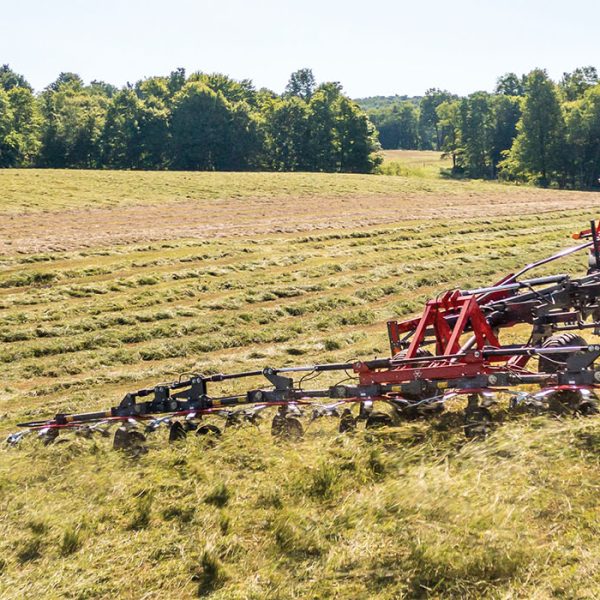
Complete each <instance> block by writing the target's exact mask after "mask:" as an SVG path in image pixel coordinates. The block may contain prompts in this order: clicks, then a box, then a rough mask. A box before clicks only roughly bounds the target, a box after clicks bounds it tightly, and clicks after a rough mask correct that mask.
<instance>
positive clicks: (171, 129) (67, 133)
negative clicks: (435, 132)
mask: <svg viewBox="0 0 600 600" xmlns="http://www.w3.org/2000/svg"><path fill="white" fill-rule="evenodd" d="M378 150H379V144H378V142H377V134H376V131H375V129H374V127H373V125H372V124H371V122H370V121H369V119H368V118H367V116H366V114H365V112H364V111H363V110H362V109H361V108H360V107H359V106H358V105H357V104H356V103H355V102H354V101H352V100H351V99H350V98H348V97H347V96H346V95H345V94H344V93H343V90H342V87H341V86H340V85H339V84H338V83H323V84H321V85H317V83H316V81H315V78H314V75H313V73H312V71H311V70H310V69H302V70H299V71H296V72H295V73H293V74H292V76H291V77H290V80H289V83H288V85H287V88H286V90H285V92H284V93H283V94H281V95H279V94H276V93H274V92H272V91H270V90H267V89H260V90H256V89H255V88H254V86H253V84H252V82H251V81H249V80H243V81H235V80H233V79H231V78H229V77H227V76H225V75H220V74H205V73H193V74H191V75H189V76H187V75H186V73H185V71H184V70H183V69H177V70H176V71H173V72H172V73H171V74H170V75H168V76H166V77H150V78H147V79H144V80H142V81H138V82H137V83H135V84H132V85H130V84H128V85H126V86H125V87H123V88H121V89H118V88H117V87H115V86H113V85H111V84H109V83H105V82H102V81H92V82H91V83H90V84H89V85H85V84H84V82H83V81H82V79H81V77H79V76H78V75H77V74H75V73H61V74H60V75H59V77H58V78H57V79H56V81H54V82H53V83H51V84H50V85H48V86H47V87H46V88H45V89H44V90H43V91H42V92H41V93H38V94H36V93H34V91H33V90H32V88H31V86H30V85H29V83H28V82H27V81H26V79H25V78H24V77H23V76H22V75H20V74H18V73H15V72H14V71H13V70H12V69H11V68H10V67H9V66H8V65H4V66H2V67H0V167H54V168H78V169H98V168H107V169H181V170H224V171H243V170H272V171H327V172H336V171H337V172H348V173H370V172H373V171H374V170H375V168H376V167H377V165H378V164H379V163H380V162H381V157H380V156H379V155H378V154H377V151H378Z"/></svg>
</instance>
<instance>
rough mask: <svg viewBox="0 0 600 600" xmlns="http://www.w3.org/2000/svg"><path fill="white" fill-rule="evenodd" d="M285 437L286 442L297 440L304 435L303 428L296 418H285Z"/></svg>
mask: <svg viewBox="0 0 600 600" xmlns="http://www.w3.org/2000/svg"><path fill="white" fill-rule="evenodd" d="M285 421H286V423H285V434H284V435H285V437H286V438H287V439H288V440H299V439H301V438H302V436H303V435H304V427H302V423H300V420H299V419H296V417H287V419H286V420H285Z"/></svg>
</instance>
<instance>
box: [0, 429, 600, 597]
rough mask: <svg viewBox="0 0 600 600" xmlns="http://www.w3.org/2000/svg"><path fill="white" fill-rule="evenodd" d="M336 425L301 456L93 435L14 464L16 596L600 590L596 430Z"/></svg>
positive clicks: (9, 522) (2, 581)
mask: <svg viewBox="0 0 600 600" xmlns="http://www.w3.org/2000/svg"><path fill="white" fill-rule="evenodd" d="M319 427H320V429H319V430H314V431H313V432H312V434H311V436H310V437H308V438H307V439H305V440H303V441H300V442H298V443H296V444H280V443H276V442H275V441H273V440H272V439H271V437H270V435H269V433H268V428H267V427H263V428H262V429H261V430H259V431H258V432H257V430H256V429H254V428H249V429H243V430H241V431H240V432H239V433H238V434H237V435H235V436H231V437H227V438H225V439H223V440H221V441H220V442H219V443H218V444H217V445H214V444H209V443H206V442H205V441H204V440H202V439H194V438H192V439H188V440H187V441H186V442H185V443H183V444H182V445H180V446H171V447H165V446H164V444H163V442H164V440H159V439H157V440H156V442H155V444H156V445H155V446H154V447H152V449H151V453H150V454H149V455H145V456H143V457H141V458H138V459H136V460H132V459H130V458H127V457H124V456H121V455H119V454H118V453H114V452H111V451H110V449H109V444H108V442H98V445H90V443H89V442H82V441H81V440H78V439H72V440H71V441H69V442H66V443H64V444H62V445H59V446H56V447H48V448H44V447H42V446H41V445H40V446H39V447H35V448H31V449H30V450H29V451H24V450H19V451H16V452H3V455H2V461H1V465H2V466H1V467H0V477H1V479H0V483H1V484H2V487H1V489H2V500H3V505H4V510H3V512H2V517H1V520H0V523H1V531H2V538H1V540H2V541H1V542H0V556H2V557H3V558H2V563H1V565H0V566H1V575H0V596H1V597H2V598H22V597H24V596H23V594H25V595H27V594H30V595H31V597H45V598H54V597H56V598H58V597H74V598H84V597H85V598H96V597H97V598H109V597H116V596H118V597H122V598H138V597H140V594H142V591H143V593H144V597H147V598H154V597H156V598H158V597H165V595H166V597H190V598H192V597H205V596H210V597H211V598H267V597H268V598H305V597H311V598H330V597H338V598H359V597H360V598H367V597H368V598H382V599H383V598H402V597H405V598H416V597H423V598H443V597H456V598H458V597H460V598H482V597H490V598H497V597H506V598H508V597H532V598H545V597H594V595H593V593H592V595H590V596H586V595H585V594H586V593H588V592H590V591H592V590H596V591H597V590H598V589H599V588H598V584H597V575H596V572H597V566H598V558H599V553H598V550H597V543H596V541H597V529H598V512H597V505H598V500H597V498H598V493H597V491H598V486H599V485H600V474H599V473H600V472H599V471H598V450H600V423H599V422H598V421H597V420H596V419H567V420H556V419H552V418H550V417H537V418H534V419H519V418H518V419H516V420H514V421H508V422H506V423H505V424H504V425H503V426H501V427H499V428H498V429H497V430H496V431H495V432H494V433H493V434H492V436H491V437H490V438H489V439H488V440H486V441H484V442H470V443H467V442H465V441H464V439H463V437H462V434H461V432H460V431H459V430H458V429H457V430H456V431H454V430H452V429H450V430H447V431H441V430H440V428H439V426H438V425H436V424H434V423H431V424H430V423H417V424H406V425H404V426H401V427H399V428H394V429H390V430H387V431H381V432H377V433H367V432H358V433H357V434H356V435H353V436H348V437H344V436H339V435H336V434H335V431H334V423H333V422H330V423H329V424H328V423H326V422H323V423H322V424H320V425H319ZM9 473H10V477H9ZM15 473H17V474H18V475H17V476H15ZM59 475H60V477H59ZM9 481H10V483H9ZM132 581H135V585H133V584H132ZM25 590H27V591H25ZM577 590H579V591H580V592H581V594H580V595H570V594H572V593H574V591H577Z"/></svg>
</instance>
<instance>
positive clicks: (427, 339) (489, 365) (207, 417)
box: [7, 222, 600, 450]
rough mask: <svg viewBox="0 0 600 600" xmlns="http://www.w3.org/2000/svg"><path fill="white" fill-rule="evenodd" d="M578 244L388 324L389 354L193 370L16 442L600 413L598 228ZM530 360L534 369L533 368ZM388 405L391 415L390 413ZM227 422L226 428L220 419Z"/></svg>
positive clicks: (40, 427) (136, 441)
mask: <svg viewBox="0 0 600 600" xmlns="http://www.w3.org/2000/svg"><path fill="white" fill-rule="evenodd" d="M573 237H574V238H575V239H577V240H579V244H578V245H576V246H574V247H570V248H568V249H566V250H563V251H562V252H559V253H558V254H555V255H553V256H550V257H548V258H545V259H543V260H540V261H538V262H535V263H532V264H529V265H527V266H525V267H524V268H522V269H521V270H520V271H518V272H517V273H514V274H511V275H508V276H506V277H504V278H503V279H501V280H500V281H499V282H498V283H496V284H495V285H492V286H490V287H484V288H479V289H473V290H454V291H449V292H446V293H444V294H440V295H439V296H438V297H437V298H435V299H433V300H430V301H429V302H427V303H426V305H425V309H424V311H423V312H422V314H421V315H420V316H419V317H416V318H413V319H409V320H406V321H401V322H398V321H390V322H388V324H387V326H388V335H389V342H390V348H391V355H390V358H380V359H374V360H365V361H361V360H359V361H354V362H345V363H331V364H316V365H309V366H298V367H285V368H271V367H267V368H265V369H261V370H256V371H246V372H241V373H231V374H211V375H202V374H194V375H191V376H189V377H186V378H184V377H181V378H180V379H178V380H177V381H175V382H172V383H164V384H160V385H157V386H156V387H153V388H148V389H141V390H138V391H135V392H130V393H128V394H126V395H125V397H124V398H123V400H122V401H121V402H120V404H119V405H118V406H115V407H113V408H110V409H108V410H103V411H100V412H90V413H82V414H57V415H56V416H55V417H54V418H53V419H50V420H46V421H33V422H28V423H21V424H20V425H19V426H20V427H22V428H23V429H21V430H20V431H18V432H17V433H13V434H11V435H9V437H8V440H7V441H8V443H9V444H13V445H14V444H17V443H19V442H20V441H21V439H22V438H23V437H25V436H27V435H29V434H34V433H35V434H37V435H38V436H39V437H40V438H41V440H42V441H43V442H44V443H46V444H49V443H52V442H55V441H56V440H57V439H58V438H59V435H60V434H62V433H65V432H75V433H77V434H80V435H83V436H85V437H92V436H93V435H94V434H100V435H104V436H108V435H110V428H111V427H113V426H114V427H116V431H115V433H114V442H113V445H114V447H115V448H116V449H137V450H140V449H144V448H145V446H144V443H145V441H146V436H147V435H148V434H149V433H150V432H153V431H156V430H158V429H159V428H161V427H163V426H164V427H165V428H168V432H169V433H168V435H169V440H170V441H177V440H180V439H183V438H185V437H186V435H187V434H188V433H190V432H195V433H196V434H197V435H209V436H220V435H221V434H222V429H223V424H222V421H218V420H216V418H218V417H220V418H221V419H223V420H224V428H225V429H226V430H227V429H229V428H234V427H238V426H242V425H244V424H249V425H257V424H258V423H259V421H260V420H261V419H262V418H263V416H264V414H265V413H264V412H263V411H268V410H269V409H275V411H274V412H275V414H274V415H273V417H272V422H271V432H272V433H273V435H275V436H279V437H283V438H291V439H293V438H298V437H301V436H302V435H303V433H304V429H305V425H303V423H302V418H303V417H304V416H306V417H307V418H308V419H309V420H310V421H311V422H312V421H314V420H316V419H319V418H321V417H337V418H338V419H339V430H340V432H348V431H352V430H355V429H356V428H357V426H358V425H359V423H360V422H361V421H364V422H365V426H366V427H367V428H371V427H380V426H386V425H394V424H396V423H398V422H401V421H403V420H412V419H418V418H425V417H428V416H429V417H432V416H435V415H439V414H440V413H442V412H444V411H445V410H446V406H447V404H448V403H449V401H450V400H451V399H453V401H452V404H453V405H454V406H455V405H457V401H460V400H461V398H464V401H463V403H464V413H463V414H464V422H463V427H464V432H465V434H466V436H467V437H468V438H473V437H485V436H486V435H487V433H488V431H489V430H490V427H491V426H492V413H491V412H490V410H489V407H490V405H492V404H493V403H495V402H496V400H495V398H496V396H497V394H499V393H503V394H507V397H508V404H507V409H514V410H520V411H527V410H531V411H533V412H536V413H537V412H543V411H549V412H554V413H558V414H562V415H566V414H573V415H589V414H594V413H596V412H598V407H597V400H596V396H595V394H594V389H595V388H596V387H599V386H600V367H597V366H596V361H597V360H598V358H599V357H600V344H597V345H596V344H588V343H587V342H586V341H585V339H584V338H583V337H582V336H581V333H582V332H584V331H585V330H590V329H591V330H592V333H593V334H594V335H600V304H599V302H600V238H599V235H598V232H597V228H596V223H595V222H592V223H591V227H590V229H589V230H585V231H581V232H579V233H577V234H575V235H574V236H573ZM585 249H587V250H588V254H589V261H588V270H587V274H586V275H584V276H581V277H572V276H569V275H568V274H557V275H549V276H540V277H532V276H531V275H528V276H527V277H525V275H526V274H528V273H530V272H531V271H532V270H534V269H536V268H538V267H542V266H543V265H546V264H548V263H551V262H554V261H558V260H559V259H561V258H565V257H567V256H569V255H571V254H574V253H576V252H580V251H582V250H585ZM515 326H521V327H517V329H516V330H515V336H516V335H518V334H519V332H520V331H521V330H523V331H525V330H526V333H525V335H524V336H523V337H524V338H525V336H526V339H524V340H523V342H522V343H511V344H506V343H503V342H502V341H501V337H502V332H503V331H504V330H506V329H508V328H511V327H515ZM530 363H533V367H532V366H531V364H530ZM336 371H337V372H340V373H341V374H343V377H344V379H343V380H342V381H341V382H340V383H338V384H335V385H332V386H330V387H325V388H323V389H311V388H310V387H306V386H307V384H308V382H309V381H311V380H314V378H315V377H317V376H318V375H319V374H322V373H325V372H336ZM253 377H254V378H255V377H261V378H263V381H264V380H266V382H267V383H266V384H265V385H262V386H259V387H256V388H254V389H250V390H248V391H244V392H243V393H237V394H233V395H226V396H223V395H222V394H221V395H219V394H215V393H214V391H213V390H214V387H216V386H217V385H218V384H223V383H224V382H228V383H227V385H231V383H230V382H233V380H242V379H247V378H253ZM385 407H387V410H381V408H385ZM216 422H218V423H219V425H216V424H215V423H216Z"/></svg>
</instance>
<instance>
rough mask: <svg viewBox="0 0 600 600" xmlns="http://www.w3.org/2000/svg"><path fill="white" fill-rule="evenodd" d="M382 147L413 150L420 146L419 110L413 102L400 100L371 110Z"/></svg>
mask: <svg viewBox="0 0 600 600" xmlns="http://www.w3.org/2000/svg"><path fill="white" fill-rule="evenodd" d="M368 115H369V118H370V119H371V121H372V122H373V124H374V125H375V126H376V127H377V131H378V133H379V141H380V143H381V146H382V148H385V149H391V150H395V149H397V148H401V149H404V150H413V149H416V148H418V147H419V111H418V108H417V107H416V106H415V104H414V103H412V102H406V101H404V102H398V103H394V104H391V105H387V106H384V107H382V108H379V109H375V110H371V111H369V113H368Z"/></svg>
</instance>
